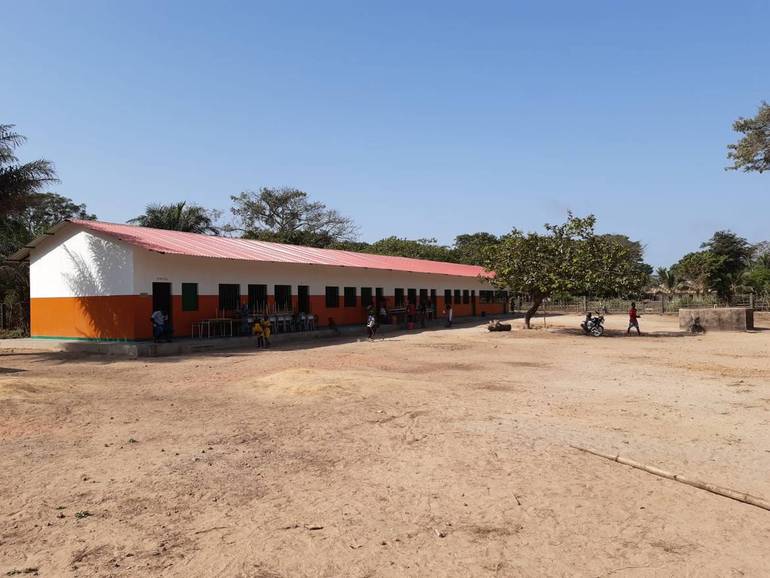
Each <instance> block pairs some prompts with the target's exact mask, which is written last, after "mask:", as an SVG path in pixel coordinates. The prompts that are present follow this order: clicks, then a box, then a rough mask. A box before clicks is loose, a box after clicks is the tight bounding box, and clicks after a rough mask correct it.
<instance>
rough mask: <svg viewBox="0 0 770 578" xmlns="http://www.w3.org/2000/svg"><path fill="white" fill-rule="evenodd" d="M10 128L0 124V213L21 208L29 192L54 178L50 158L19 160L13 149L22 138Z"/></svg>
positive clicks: (42, 187)
mask: <svg viewBox="0 0 770 578" xmlns="http://www.w3.org/2000/svg"><path fill="white" fill-rule="evenodd" d="M13 129H14V125H12V124H0V214H3V215H4V214H6V213H8V212H9V211H13V210H17V209H23V208H24V207H25V206H27V204H28V200H29V197H30V195H32V194H34V193H39V192H40V191H41V190H43V189H44V187H46V186H47V185H49V184H51V183H54V182H56V171H55V170H54V167H53V164H52V163H51V162H50V161H46V160H42V159H41V160H37V161H30V162H28V163H22V162H20V161H19V159H18V158H17V157H16V149H17V148H18V147H19V146H21V145H22V144H23V143H24V142H25V141H26V138H25V137H23V136H22V135H20V134H18V133H16V132H14V130H13Z"/></svg>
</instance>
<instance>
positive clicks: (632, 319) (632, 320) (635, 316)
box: [626, 302, 642, 335]
mask: <svg viewBox="0 0 770 578" xmlns="http://www.w3.org/2000/svg"><path fill="white" fill-rule="evenodd" d="M632 327H636V334H637V335H641V334H642V332H641V330H640V329H639V313H637V311H636V303H633V302H632V303H631V309H629V310H628V331H626V335H629V334H630V333H631V328H632Z"/></svg>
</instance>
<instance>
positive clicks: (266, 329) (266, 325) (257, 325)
mask: <svg viewBox="0 0 770 578" xmlns="http://www.w3.org/2000/svg"><path fill="white" fill-rule="evenodd" d="M252 333H253V335H254V337H256V338H257V347H270V334H271V333H272V327H271V325H270V319H268V318H267V316H265V317H263V318H262V319H257V320H255V321H254V326H253V328H252Z"/></svg>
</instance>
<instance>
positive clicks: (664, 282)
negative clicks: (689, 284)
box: [655, 267, 679, 296]
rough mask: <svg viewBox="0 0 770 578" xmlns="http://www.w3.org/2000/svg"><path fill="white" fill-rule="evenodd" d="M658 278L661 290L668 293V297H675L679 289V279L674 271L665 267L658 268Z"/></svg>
mask: <svg viewBox="0 0 770 578" xmlns="http://www.w3.org/2000/svg"><path fill="white" fill-rule="evenodd" d="M655 273H656V275H657V276H658V283H659V285H660V288H661V289H662V290H663V291H664V292H665V293H666V295H669V296H671V295H673V294H674V293H676V290H677V289H678V288H679V279H678V278H677V276H676V272H675V271H674V269H666V268H665V267H658V269H657V270H656V272H655Z"/></svg>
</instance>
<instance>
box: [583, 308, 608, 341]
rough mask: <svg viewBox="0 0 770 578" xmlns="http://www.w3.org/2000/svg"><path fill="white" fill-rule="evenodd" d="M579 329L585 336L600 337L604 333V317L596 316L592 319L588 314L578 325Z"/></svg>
mask: <svg viewBox="0 0 770 578" xmlns="http://www.w3.org/2000/svg"><path fill="white" fill-rule="evenodd" d="M580 327H581V329H582V330H583V333H585V334H586V335H593V336H594V337H601V336H602V334H603V333H604V315H598V314H597V315H596V317H594V316H593V315H591V314H590V313H589V314H588V315H586V318H585V321H583V322H582V323H581V324H580Z"/></svg>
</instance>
